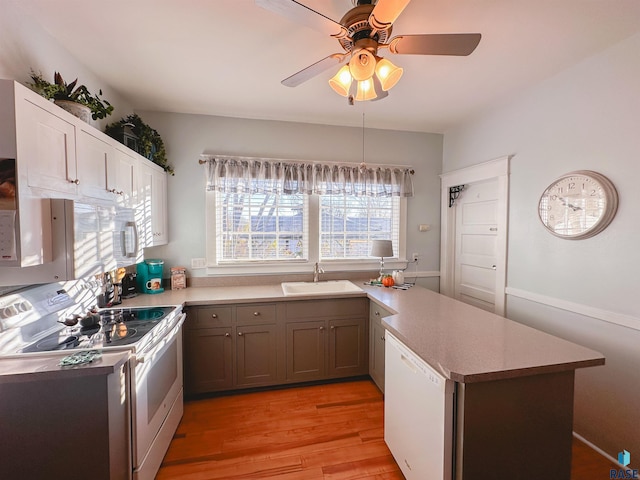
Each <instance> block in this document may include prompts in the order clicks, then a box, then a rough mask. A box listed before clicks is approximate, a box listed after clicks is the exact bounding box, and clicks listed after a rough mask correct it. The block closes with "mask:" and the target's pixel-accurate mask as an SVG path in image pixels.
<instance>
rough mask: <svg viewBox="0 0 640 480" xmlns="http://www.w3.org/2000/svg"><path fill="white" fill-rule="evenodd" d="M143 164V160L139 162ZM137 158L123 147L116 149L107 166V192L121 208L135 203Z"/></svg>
mask: <svg viewBox="0 0 640 480" xmlns="http://www.w3.org/2000/svg"><path fill="white" fill-rule="evenodd" d="M140 162H144V160H142V159H141V160H140ZM137 180H138V158H137V157H136V156H135V154H134V153H133V152H132V151H131V150H129V149H128V148H127V147H125V146H124V145H123V146H122V148H119V147H116V148H115V149H114V155H113V157H112V158H111V159H110V160H109V162H108V164H107V190H109V191H110V192H112V193H113V194H114V195H116V202H117V203H118V205H121V206H123V207H134V206H135V204H136V202H137V193H138V191H137V188H138V184H137V183H138V182H137Z"/></svg>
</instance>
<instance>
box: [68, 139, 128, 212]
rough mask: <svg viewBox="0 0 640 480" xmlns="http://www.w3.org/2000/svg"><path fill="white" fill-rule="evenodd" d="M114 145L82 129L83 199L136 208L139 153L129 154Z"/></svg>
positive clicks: (81, 184)
mask: <svg viewBox="0 0 640 480" xmlns="http://www.w3.org/2000/svg"><path fill="white" fill-rule="evenodd" d="M100 137H102V138H100ZM114 142H115V140H113V139H111V138H110V137H107V136H106V135H103V134H101V133H100V132H96V133H94V134H92V133H89V132H87V131H85V130H84V129H81V130H80V133H79V135H78V142H77V146H78V176H79V178H80V183H79V190H80V196H81V197H83V198H89V199H91V198H95V199H100V200H107V201H109V202H112V203H115V204H117V205H120V206H123V207H133V206H134V203H135V194H136V172H137V164H138V161H137V158H136V157H135V155H136V154H135V153H134V152H131V153H130V154H129V153H127V152H125V150H126V149H127V148H126V147H124V146H122V148H118V147H117V146H116V145H114Z"/></svg>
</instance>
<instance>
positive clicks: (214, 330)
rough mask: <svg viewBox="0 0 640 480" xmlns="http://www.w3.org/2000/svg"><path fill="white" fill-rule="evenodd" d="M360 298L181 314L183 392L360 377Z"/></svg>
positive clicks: (363, 363) (364, 304) (363, 339)
mask: <svg viewBox="0 0 640 480" xmlns="http://www.w3.org/2000/svg"><path fill="white" fill-rule="evenodd" d="M368 305H369V300H368V299H367V298H365V297H357V298H332V299H323V300H299V301H283V302H275V303H270V304H257V303H256V304H242V305H224V306H220V307H217V306H192V307H188V308H187V309H186V311H187V320H186V322H185V346H184V352H185V362H184V365H185V391H186V393H187V394H191V395H193V394H199V393H207V392H215V391H221V390H232V389H236V388H238V389H240V388H248V387H257V386H268V385H279V384H285V383H296V382H308V381H314V380H325V379H330V378H341V377H350V376H357V375H366V374H367V373H368V371H369V362H368V358H369V356H368V355H369V354H368V350H369V322H368V317H367V311H368Z"/></svg>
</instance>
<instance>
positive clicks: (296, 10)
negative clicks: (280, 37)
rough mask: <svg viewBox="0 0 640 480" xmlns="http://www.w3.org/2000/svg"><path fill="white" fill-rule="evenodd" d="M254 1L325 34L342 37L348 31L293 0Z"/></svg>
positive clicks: (260, 5)
mask: <svg viewBox="0 0 640 480" xmlns="http://www.w3.org/2000/svg"><path fill="white" fill-rule="evenodd" d="M255 2H256V5H258V6H259V7H262V8H264V9H266V10H270V11H272V12H274V13H277V14H278V15H282V16H283V17H286V18H288V19H289V20H292V21H293V22H295V23H301V24H303V25H306V26H307V27H309V28H312V29H314V30H317V31H319V32H320V33H324V34H325V35H329V36H332V37H335V38H343V37H346V36H347V35H348V33H349V32H348V31H347V29H346V28H344V27H343V26H342V25H340V24H339V23H338V22H335V21H333V20H331V19H330V18H329V17H327V16H325V15H323V14H321V13H319V12H316V11H315V10H312V9H310V8H309V7H307V6H305V5H303V4H302V3H300V2H296V1H295V0H255Z"/></svg>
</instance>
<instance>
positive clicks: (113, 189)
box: [107, 188, 116, 193]
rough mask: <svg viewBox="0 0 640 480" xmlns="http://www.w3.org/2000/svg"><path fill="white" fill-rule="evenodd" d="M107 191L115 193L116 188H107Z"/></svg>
mask: <svg viewBox="0 0 640 480" xmlns="http://www.w3.org/2000/svg"><path fill="white" fill-rule="evenodd" d="M107 192H109V193H116V189H115V188H112V189H111V190H109V189H107Z"/></svg>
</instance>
